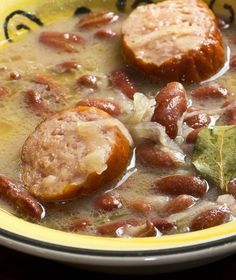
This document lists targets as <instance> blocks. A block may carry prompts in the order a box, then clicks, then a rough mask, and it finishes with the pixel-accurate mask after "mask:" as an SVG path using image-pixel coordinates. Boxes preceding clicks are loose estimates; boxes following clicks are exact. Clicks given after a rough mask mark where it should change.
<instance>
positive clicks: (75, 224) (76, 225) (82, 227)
mask: <svg viewBox="0 0 236 280" xmlns="http://www.w3.org/2000/svg"><path fill="white" fill-rule="evenodd" d="M89 226H91V222H90V221H89V220H87V219H81V218H78V219H75V220H73V221H72V222H71V224H70V226H69V231H73V232H77V231H86V230H87V228H88V227H89Z"/></svg>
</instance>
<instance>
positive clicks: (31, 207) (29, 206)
mask: <svg viewBox="0 0 236 280" xmlns="http://www.w3.org/2000/svg"><path fill="white" fill-rule="evenodd" d="M0 196H1V198H3V199H4V200H6V201H7V202H8V203H9V204H10V205H11V206H12V207H13V208H14V209H15V210H16V211H17V212H18V213H19V214H20V215H23V216H24V217H25V218H29V219H30V220H41V219H42V218H43V217H44V214H45V212H44V208H43V206H42V205H41V204H40V203H39V202H38V201H37V200H36V199H35V198H34V197H33V196H32V195H31V194H30V193H29V192H28V191H27V190H26V188H25V187H24V186H23V185H21V184H18V183H15V182H13V181H12V180H11V179H9V178H7V177H5V176H2V175H0Z"/></svg>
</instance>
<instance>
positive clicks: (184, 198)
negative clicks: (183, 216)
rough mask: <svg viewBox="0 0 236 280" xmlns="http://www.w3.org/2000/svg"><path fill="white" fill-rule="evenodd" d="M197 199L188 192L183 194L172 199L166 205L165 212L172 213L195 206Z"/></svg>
mask: <svg viewBox="0 0 236 280" xmlns="http://www.w3.org/2000/svg"><path fill="white" fill-rule="evenodd" d="M195 202H196V199H195V198H194V197H193V196H191V195H187V194H181V195H178V196H177V197H175V198H174V199H172V200H170V201H169V202H168V203H167V204H166V205H165V207H164V209H163V212H164V214H166V215H171V214H174V213H178V212H181V211H184V210H186V209H187V208H189V207H191V206H193V205H194V204H195Z"/></svg>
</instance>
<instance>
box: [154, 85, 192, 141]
mask: <svg viewBox="0 0 236 280" xmlns="http://www.w3.org/2000/svg"><path fill="white" fill-rule="evenodd" d="M186 110H187V93H186V91H185V89H184V87H183V86H182V84H180V83H177V82H172V83H169V84H167V85H166V86H165V87H164V88H163V89H161V91H160V92H159V93H158V94H157V95H156V108H155V111H154V114H153V117H152V121H154V122H158V123H160V124H161V125H163V126H165V128H166V133H167V134H168V135H169V137H170V138H172V139H175V138H176V136H177V133H178V120H179V119H180V118H181V117H182V115H183V113H184V112H185V111H186Z"/></svg>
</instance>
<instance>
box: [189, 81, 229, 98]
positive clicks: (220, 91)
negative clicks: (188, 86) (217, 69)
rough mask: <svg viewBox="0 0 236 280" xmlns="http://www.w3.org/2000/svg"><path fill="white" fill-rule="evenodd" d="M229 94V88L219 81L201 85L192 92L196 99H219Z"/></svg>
mask: <svg viewBox="0 0 236 280" xmlns="http://www.w3.org/2000/svg"><path fill="white" fill-rule="evenodd" d="M227 95H228V90H227V89H226V88H223V87H222V86H220V85H219V84H217V83H214V84H209V85H204V86H201V87H199V88H197V89H195V90H194V91H193V92H192V96H193V97H194V98H196V99H208V98H214V99H219V98H226V97H227Z"/></svg>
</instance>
